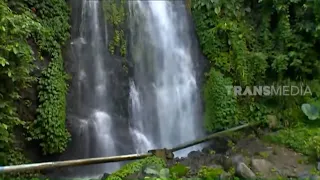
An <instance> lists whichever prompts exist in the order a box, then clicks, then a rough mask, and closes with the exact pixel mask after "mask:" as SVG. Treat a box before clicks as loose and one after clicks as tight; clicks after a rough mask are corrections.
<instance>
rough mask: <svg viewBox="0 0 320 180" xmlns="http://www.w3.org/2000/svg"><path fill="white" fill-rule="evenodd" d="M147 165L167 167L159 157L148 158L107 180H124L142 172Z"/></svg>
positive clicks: (127, 166)
mask: <svg viewBox="0 0 320 180" xmlns="http://www.w3.org/2000/svg"><path fill="white" fill-rule="evenodd" d="M146 165H157V166H160V167H161V168H164V167H165V166H166V164H165V162H164V161H163V160H162V159H160V158H158V157H147V158H145V159H141V160H137V161H134V162H132V163H128V164H126V165H124V166H123V167H122V168H121V169H120V170H118V171H116V172H114V173H112V174H111V175H110V176H109V177H108V178H107V179H106V180H122V179H123V178H125V177H127V176H128V175H130V174H133V173H136V172H139V171H141V169H142V168H143V167H144V166H146Z"/></svg>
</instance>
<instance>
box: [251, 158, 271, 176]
mask: <svg viewBox="0 0 320 180" xmlns="http://www.w3.org/2000/svg"><path fill="white" fill-rule="evenodd" d="M251 164H252V169H253V170H255V171H258V172H261V173H264V174H268V173H270V171H271V169H272V167H273V164H272V163H271V162H269V161H267V160H265V159H252V161H251Z"/></svg>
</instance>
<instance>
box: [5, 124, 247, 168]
mask: <svg viewBox="0 0 320 180" xmlns="http://www.w3.org/2000/svg"><path fill="white" fill-rule="evenodd" d="M249 126H251V124H244V125H241V126H237V127H234V128H230V129H227V130H224V131H220V132H217V133H214V134H211V135H209V136H207V137H205V138H202V139H197V140H194V141H191V142H188V143H184V144H181V145H179V146H177V147H175V148H172V149H169V151H170V152H175V151H179V150H181V149H185V148H187V147H191V146H194V145H197V144H200V143H203V142H206V141H209V140H211V139H212V138H214V137H216V136H219V135H221V134H225V133H228V132H231V131H236V130H239V129H243V128H246V127H249ZM152 155H156V154H153V153H145V154H128V155H121V156H112V157H99V158H88V159H77V160H68V161H56V162H44V163H33V164H22V165H13V166H0V174H1V173H12V172H22V171H32V170H42V169H50V168H59V167H68V166H82V165H90V164H101V163H110V162H119V161H126V160H135V159H143V158H146V157H149V156H152Z"/></svg>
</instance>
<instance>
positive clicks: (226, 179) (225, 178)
mask: <svg viewBox="0 0 320 180" xmlns="http://www.w3.org/2000/svg"><path fill="white" fill-rule="evenodd" d="M219 179H220V180H229V179H232V175H231V174H230V173H227V172H223V173H222V174H221V175H220V177H219Z"/></svg>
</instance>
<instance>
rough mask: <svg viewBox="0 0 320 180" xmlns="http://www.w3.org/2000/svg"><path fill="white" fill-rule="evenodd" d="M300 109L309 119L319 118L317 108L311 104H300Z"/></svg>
mask: <svg viewBox="0 0 320 180" xmlns="http://www.w3.org/2000/svg"><path fill="white" fill-rule="evenodd" d="M301 110H302V111H303V113H304V114H305V115H306V116H307V117H308V119H309V120H316V119H318V118H319V110H318V108H317V107H316V106H314V105H312V104H302V105H301Z"/></svg>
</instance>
